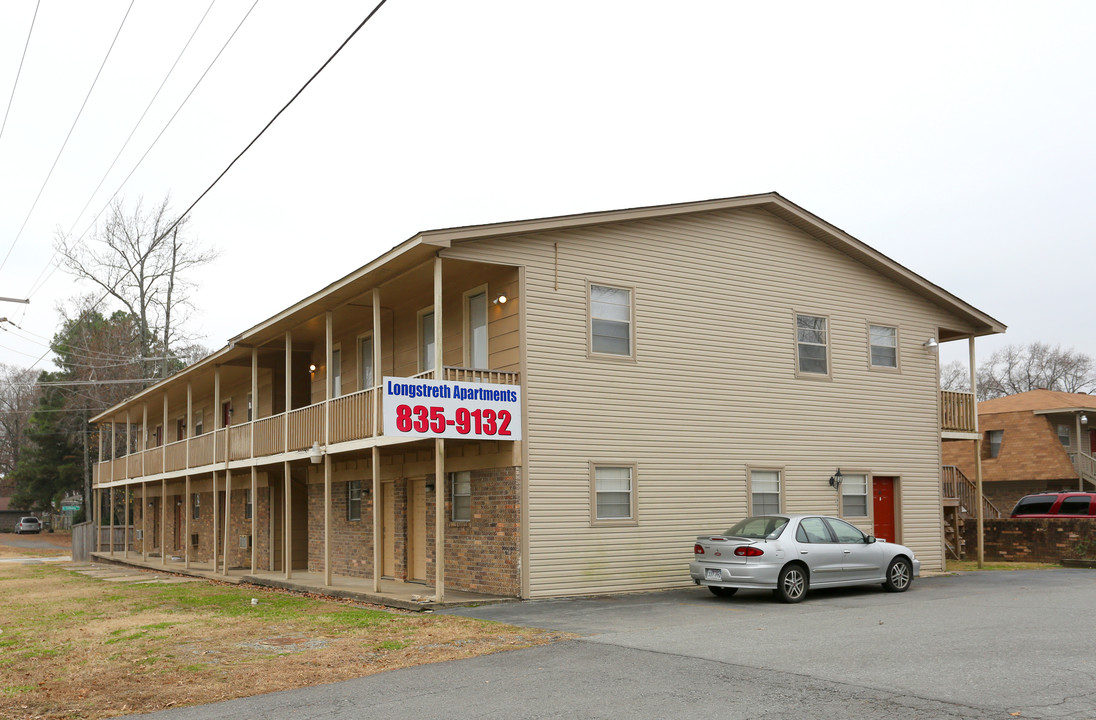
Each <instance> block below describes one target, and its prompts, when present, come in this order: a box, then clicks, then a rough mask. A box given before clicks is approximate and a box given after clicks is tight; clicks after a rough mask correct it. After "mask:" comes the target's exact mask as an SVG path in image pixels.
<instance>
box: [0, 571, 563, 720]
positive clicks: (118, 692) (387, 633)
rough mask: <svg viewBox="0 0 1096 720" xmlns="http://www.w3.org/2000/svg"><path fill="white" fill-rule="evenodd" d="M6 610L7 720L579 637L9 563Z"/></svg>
mask: <svg viewBox="0 0 1096 720" xmlns="http://www.w3.org/2000/svg"><path fill="white" fill-rule="evenodd" d="M251 598H257V599H258V603H257V604H254V605H253V604H252V603H251ZM0 607H3V608H4V612H3V613H2V615H0V717H3V718H12V719H13V720H14V719H16V718H20V719H21V718H67V717H81V718H103V717H112V716H116V715H124V714H129V713H139V712H151V711H154V710H161V709H164V708H170V707H178V706H183V705H195V704H203V703H209V702H216V701H219V700H228V699H231V698H236V697H244V696H248V695H256V694H260V693H266V692H273V691H276V690H286V689H291V688H297V687H303V686H307V685H316V684H321V683H328V682H335V681H338V680H346V679H349V678H354V677H361V676H364V675H371V674H374V673H378V672H383V671H385V670H391V669H395V668H402V667H409V666H413V665H421V664H425V663H431V662H439V661H442V660H454V659H458V658H466V657H472V656H475V655H482V654H486V653H493V652H498V651H500V650H511V649H516V648H522V647H529V646H531V645H538V644H543V643H548V642H552V641H554V640H559V639H563V638H567V637H571V636H570V635H567V634H564V633H556V632H549V631H540V630H531V629H528V628H516V627H512V626H507V625H500V624H497V623H491V622H486V621H480V620H473V619H469V618H460V617H451V616H440V615H433V614H428V613H411V612H404V611H393V610H390V609H384V608H379V607H376V606H369V605H363V604H361V603H356V602H355V603H352V602H340V601H336V600H327V599H317V598H314V597H303V596H298V595H294V594H291V593H287V592H284V591H278V590H264V589H259V588H254V587H247V588H239V587H236V586H232V585H226V584H221V583H216V582H211V581H205V582H194V583H185V584H158V583H157V584H118V583H108V582H105V581H103V580H100V579H96V578H92V577H87V576H84V575H80V574H77V573H76V572H73V571H72V570H70V569H66V568H64V567H58V566H52V565H50V566H47V565H30V566H28V565H12V566H0Z"/></svg>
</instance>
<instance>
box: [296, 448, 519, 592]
mask: <svg viewBox="0 0 1096 720" xmlns="http://www.w3.org/2000/svg"><path fill="white" fill-rule="evenodd" d="M518 472H519V471H518V468H515V467H509V468H501V469H490V470H473V471H472V475H471V487H472V495H471V505H472V508H471V513H472V519H471V521H468V522H452V521H449V522H447V523H446V530H445V586H446V588H448V589H451V590H465V591H468V592H479V593H486V594H492V595H504V596H508V597H516V596H517V595H518V594H519V593H520V578H519V556H520V547H521V546H520V542H521V527H520V519H521V508H520V483H519V480H518ZM420 477H421V476H420ZM347 484H348V483H346V482H334V483H332V484H331V490H332V493H331V505H332V512H331V518H332V524H331V564H332V567H331V570H332V572H333V573H334V574H336V575H347V576H352V577H372V576H373V496H372V492H366V489H367V488H370V487H371V482H370V481H367V480H365V479H364V478H363V479H362V480H361V484H362V488H363V491H362V512H361V520H348V519H347V510H346V506H347ZM408 484H409V481H408V480H407V479H406V478H403V479H400V480H397V481H395V482H394V483H393V484H392V491H393V501H394V505H395V527H393V528H392V535H393V540H394V545H395V567H394V571H395V576H396V578H397V579H400V580H406V579H407V527H408V522H407V511H408V507H407V501H408ZM426 484H427V486H431V485H433V486H435V488H436V487H437V484H436V483H435V482H434V476H433V475H429V476H427V481H426ZM444 487H445V493H446V497H447V498H448V497H449V495H450V493H451V488H450V487H449V483H444ZM435 492H436V490H429V491H427V492H426V565H427V567H426V575H427V577H426V579H427V581H428V582H431V583H432V581H433V578H434V573H435V562H434V560H435V555H434V537H435V535H434V528H435V523H434V519H435V512H434V508H435ZM445 513H446V517H452V506H451V499H447V500H446V503H445ZM323 536H324V530H323V484H322V483H310V484H309V486H308V546H309V552H308V569H309V571H310V572H323V571H324V563H323Z"/></svg>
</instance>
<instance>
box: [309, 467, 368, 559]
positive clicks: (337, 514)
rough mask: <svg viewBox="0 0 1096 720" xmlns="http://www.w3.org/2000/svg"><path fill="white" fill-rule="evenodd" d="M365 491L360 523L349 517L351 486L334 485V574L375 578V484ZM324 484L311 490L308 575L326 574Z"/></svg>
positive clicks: (364, 484)
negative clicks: (371, 488)
mask: <svg viewBox="0 0 1096 720" xmlns="http://www.w3.org/2000/svg"><path fill="white" fill-rule="evenodd" d="M358 482H359V483H360V485H361V488H362V495H361V497H362V509H361V519H359V520H350V519H348V517H347V506H348V504H349V502H348V501H349V491H348V487H349V485H350V483H349V482H333V483H331V572H333V573H334V574H336V575H348V576H350V577H364V578H369V577H373V493H372V492H369V489H370V486H371V484H372V481H370V480H367V479H362V480H359V481H358ZM323 535H324V532H323V484H322V483H311V484H309V486H308V571H309V572H323V571H324V562H323V554H324V553H323Z"/></svg>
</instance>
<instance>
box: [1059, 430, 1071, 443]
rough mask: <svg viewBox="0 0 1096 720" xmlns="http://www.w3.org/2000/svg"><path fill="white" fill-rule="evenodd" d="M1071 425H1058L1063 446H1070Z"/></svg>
mask: <svg viewBox="0 0 1096 720" xmlns="http://www.w3.org/2000/svg"><path fill="white" fill-rule="evenodd" d="M1069 438H1070V435H1069V425H1059V426H1058V442H1060V443H1062V445H1063V447H1069Z"/></svg>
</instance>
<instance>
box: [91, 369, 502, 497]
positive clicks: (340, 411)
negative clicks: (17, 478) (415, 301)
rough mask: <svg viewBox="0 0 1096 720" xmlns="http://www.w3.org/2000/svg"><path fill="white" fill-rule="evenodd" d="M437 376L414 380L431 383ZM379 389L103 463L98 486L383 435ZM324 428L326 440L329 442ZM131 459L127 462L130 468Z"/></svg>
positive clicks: (493, 376) (490, 373)
mask: <svg viewBox="0 0 1096 720" xmlns="http://www.w3.org/2000/svg"><path fill="white" fill-rule="evenodd" d="M433 374H434V373H433V371H426V372H423V373H419V374H418V375H416V376H415V377H431V376H432V375H433ZM441 374H442V377H443V378H444V379H446V380H454V381H460V382H485V383H496V384H500V385H517V384H518V380H519V378H518V373H516V372H505V371H501V370H477V369H471V368H461V367H446V368H444V369H443V372H442V373H441ZM382 412H383V410H382V405H381V388H380V387H372V388H369V389H368V390H362V391H360V392H356V393H351V394H349V395H343V396H342V397H337V398H334V399H332V400H327V401H321V402H318V403H315V404H313V405H309V406H307V407H303V408H297V409H296V410H291V411H289V412H288V413H280V414H278V415H272V416H270V417H265V418H260V419H258V420H255V421H252V422H246V423H241V424H239V425H232V426H230V427H228V428H220V429H218V430H214V431H212V432H207V433H205V434H203V435H199V436H197V437H192V438H190V439H189V440H180V441H178V442H173V443H170V444H168V445H165V446H161V447H154V448H149V449H148V450H143V451H137V452H133V453H130V454H129V455H128V456H125V455H123V456H122V457H119V458H116V459H114V460H104V461H103V462H100V463H98V464H97V465H96V466H95V468H94V475H93V478H94V482H95V483H96V484H99V483H103V482H110V481H119V480H126V479H130V480H132V479H138V478H141V477H143V476H146V475H160V474H164V473H178V472H183V471H186V470H187V469H194V468H207V467H209V466H210V465H220V464H223V463H224V462H226V459H227V460H228V461H230V462H231V461H241V460H248V459H251V458H262V457H270V456H273V455H280V454H281V453H283V452H296V451H302V450H308V449H309V448H311V447H312V444H313V443H315V442H318V443H320V444H321V445H324V444H336V443H345V442H352V441H354V440H364V439H368V438H371V437H373V434H374V433H373V427H374V422H375V421H376V424H377V430H378V433H379V432H381V427H380V418H381V417H383V414H382ZM325 423H329V425H327V426H326V427H327V433H328V437H327V438H325V437H324V434H325V432H324V431H325ZM127 458H128V462H127Z"/></svg>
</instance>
